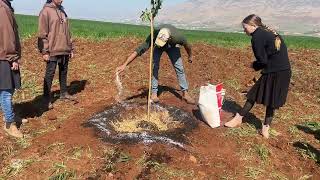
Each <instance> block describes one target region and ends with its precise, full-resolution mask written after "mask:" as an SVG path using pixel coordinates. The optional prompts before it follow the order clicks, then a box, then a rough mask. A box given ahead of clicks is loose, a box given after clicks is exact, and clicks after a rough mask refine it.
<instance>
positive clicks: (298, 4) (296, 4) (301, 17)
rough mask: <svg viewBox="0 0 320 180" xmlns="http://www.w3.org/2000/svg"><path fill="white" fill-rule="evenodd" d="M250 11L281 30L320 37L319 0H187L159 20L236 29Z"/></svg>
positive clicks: (194, 27)
mask: <svg viewBox="0 0 320 180" xmlns="http://www.w3.org/2000/svg"><path fill="white" fill-rule="evenodd" d="M252 13H255V14H258V15H259V16H261V17H262V19H263V21H264V23H265V24H268V25H270V26H272V27H274V28H276V29H277V30H279V31H280V32H281V33H284V34H296V35H299V34H300V35H312V36H320V0H188V1H186V2H183V3H180V4H178V5H174V6H171V7H167V8H166V9H163V10H162V12H161V13H160V15H159V17H158V20H159V22H166V23H172V24H175V25H178V26H179V27H183V28H189V29H206V30H215V31H227V32H235V31H236V32H237V31H242V29H241V24H240V22H241V21H242V19H243V18H244V17H246V16H247V15H249V14H252Z"/></svg>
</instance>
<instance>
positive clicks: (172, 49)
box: [116, 25, 195, 104]
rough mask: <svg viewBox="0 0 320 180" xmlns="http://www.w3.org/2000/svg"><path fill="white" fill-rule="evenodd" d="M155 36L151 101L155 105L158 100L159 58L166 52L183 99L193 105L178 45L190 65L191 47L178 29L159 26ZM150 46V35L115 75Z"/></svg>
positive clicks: (169, 26) (170, 26)
mask: <svg viewBox="0 0 320 180" xmlns="http://www.w3.org/2000/svg"><path fill="white" fill-rule="evenodd" d="M154 34H155V48H154V55H153V73H152V74H153V75H152V95H151V100H152V101H153V102H155V103H157V102H159V98H158V72H159V65H160V58H161V55H162V53H163V52H166V53H167V54H168V56H169V58H170V60H171V63H172V65H173V66H174V68H175V71H176V74H177V77H178V80H179V85H180V88H181V90H182V92H183V96H182V97H183V99H184V100H185V101H186V102H187V103H189V104H195V101H194V100H193V99H192V98H191V97H190V95H189V93H188V82H187V79H186V75H185V72H184V68H183V62H182V58H181V53H180V48H179V45H182V46H184V48H185V50H186V51H187V53H188V56H189V58H188V59H189V61H188V62H189V63H192V51H191V46H190V44H189V43H188V42H187V40H186V38H185V37H184V36H183V35H182V34H181V33H180V32H179V31H178V29H177V28H176V27H174V26H172V25H160V26H159V27H158V28H156V29H155V31H154ZM150 46H151V35H149V37H148V38H147V39H146V41H145V42H144V43H143V44H142V45H140V46H139V47H138V48H137V49H136V50H135V52H133V53H132V54H131V55H130V56H129V57H128V58H127V61H126V62H125V63H124V64H123V65H122V66H120V67H118V68H117V70H116V71H117V73H121V72H123V71H124V70H125V68H126V67H127V65H128V64H130V63H131V62H132V61H133V60H134V59H136V58H137V57H138V56H141V55H142V54H143V53H145V52H146V51H147V50H148V49H149V48H150Z"/></svg>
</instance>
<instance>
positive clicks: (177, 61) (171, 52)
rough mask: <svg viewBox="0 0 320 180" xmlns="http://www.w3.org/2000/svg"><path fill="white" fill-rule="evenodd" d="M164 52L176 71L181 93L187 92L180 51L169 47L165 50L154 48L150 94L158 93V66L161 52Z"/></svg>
mask: <svg viewBox="0 0 320 180" xmlns="http://www.w3.org/2000/svg"><path fill="white" fill-rule="evenodd" d="M164 51H165V52H166V53H167V54H168V56H169V58H170V60H171V63H172V65H173V67H174V69H175V71H176V74H177V77H178V81H179V85H180V88H181V90H182V91H187V90H188V88H189V87H188V82H187V79H186V74H185V72H184V68H183V62H182V58H181V53H180V49H179V48H178V47H170V48H167V49H165V50H163V49H160V48H157V47H155V49H154V54H153V75H152V82H151V84H152V93H157V92H158V80H159V66H160V59H161V55H162V53H163V52H164Z"/></svg>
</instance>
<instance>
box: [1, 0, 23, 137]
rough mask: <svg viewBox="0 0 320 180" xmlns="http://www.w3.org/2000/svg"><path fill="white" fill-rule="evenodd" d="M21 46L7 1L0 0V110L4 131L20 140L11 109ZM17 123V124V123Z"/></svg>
mask: <svg viewBox="0 0 320 180" xmlns="http://www.w3.org/2000/svg"><path fill="white" fill-rule="evenodd" d="M20 59H21V46H20V39H19V33H18V25H17V22H16V20H15V17H14V10H13V8H12V6H11V3H10V1H9V0H0V108H1V109H2V111H3V115H4V118H3V119H4V120H5V124H4V130H5V131H6V132H7V133H8V134H9V135H11V136H13V137H17V138H22V137H23V134H22V133H21V132H20V131H19V130H18V128H17V126H16V123H17V119H18V118H17V116H16V115H15V114H14V112H13V108H12V96H13V94H14V91H15V90H16V89H19V88H20V87H21V77H20ZM18 123H19V122H18Z"/></svg>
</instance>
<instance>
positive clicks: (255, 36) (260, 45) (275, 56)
mask: <svg viewBox="0 0 320 180" xmlns="http://www.w3.org/2000/svg"><path fill="white" fill-rule="evenodd" d="M280 38H281V37H280ZM251 42H252V49H253V52H254V55H255V57H256V61H255V62H253V68H254V69H255V70H257V71H259V70H262V71H261V74H262V75H261V77H260V78H259V80H258V81H257V82H256V83H255V85H254V86H253V87H252V88H251V89H250V90H249V92H248V94H247V99H248V100H251V101H254V102H256V103H258V104H263V105H265V106H269V107H272V108H274V109H278V108H280V107H282V106H283V105H284V104H285V103H286V99H287V95H288V91H289V85H290V79H291V66H290V62H289V57H288V50H287V47H286V45H285V42H284V40H283V39H282V38H281V42H282V43H281V47H280V50H279V51H277V50H276V48H275V44H274V42H275V35H274V34H273V33H272V32H268V31H266V30H264V29H262V28H258V29H257V30H256V31H255V32H254V33H252V40H251Z"/></svg>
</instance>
